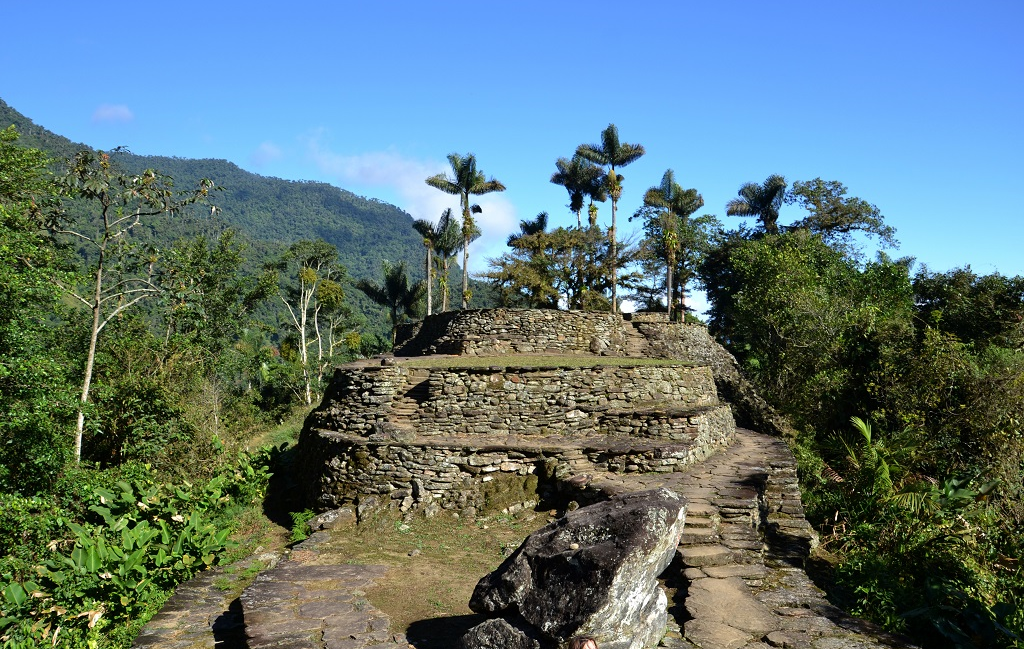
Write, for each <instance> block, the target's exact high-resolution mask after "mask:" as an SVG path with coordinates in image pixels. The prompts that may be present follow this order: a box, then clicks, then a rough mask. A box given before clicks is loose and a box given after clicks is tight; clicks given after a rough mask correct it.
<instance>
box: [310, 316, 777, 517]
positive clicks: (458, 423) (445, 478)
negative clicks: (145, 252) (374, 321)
mask: <svg viewBox="0 0 1024 649" xmlns="http://www.w3.org/2000/svg"><path fill="white" fill-rule="evenodd" d="M398 340H399V343H398V344H397V346H396V356H397V357H399V358H395V359H390V360H389V359H385V361H384V362H382V364H381V365H377V366H363V367H354V366H349V367H344V368H340V369H338V370H337V371H336V373H335V376H334V379H333V381H332V383H331V386H330V388H329V390H328V391H327V394H326V395H325V398H324V401H323V403H322V404H321V406H320V407H319V408H317V409H316V410H315V411H314V412H313V413H311V415H310V416H309V418H308V419H307V422H306V426H305V427H304V429H303V433H302V436H301V439H300V442H299V464H298V466H299V467H300V468H299V470H300V471H301V472H302V474H303V475H304V487H305V490H306V496H307V502H309V503H310V504H314V505H315V506H317V507H318V508H329V507H337V506H340V505H343V504H349V503H354V502H357V501H359V499H360V498H361V497H369V496H372V497H374V498H378V499H379V501H380V502H382V503H385V504H390V505H394V506H398V507H401V508H403V509H408V508H409V507H413V506H415V507H419V508H423V509H425V510H436V509H453V510H463V509H468V510H476V509H478V508H481V507H491V508H493V505H494V503H490V502H489V500H493V498H491V496H489V495H488V494H489V493H490V494H492V495H493V493H495V492H496V489H495V488H494V485H495V484H498V485H505V486H507V484H511V483H509V482H508V481H509V480H512V481H513V482H514V481H517V480H518V481H520V483H522V484H525V483H523V482H522V481H524V480H527V479H528V478H531V477H535V478H537V479H539V480H540V483H541V484H543V483H544V476H549V477H550V476H553V475H554V474H555V473H558V472H562V473H565V472H567V471H571V472H572V473H574V474H580V473H581V472H582V473H585V472H586V471H588V470H593V471H598V472H602V471H603V472H612V473H622V474H626V473H634V472H648V473H671V472H673V471H677V470H680V469H682V468H683V467H685V466H687V465H689V464H692V463H694V462H699V461H702V460H703V459H704V458H706V457H708V456H709V455H710V454H712V453H714V452H715V451H716V450H717V449H718V448H720V447H722V446H724V445H727V444H728V443H729V440H730V439H731V437H732V435H733V432H734V430H735V421H734V415H735V416H737V417H738V418H742V421H744V422H745V423H749V422H753V423H754V425H756V426H757V427H758V428H760V429H762V430H766V431H769V432H773V433H777V432H778V431H780V430H783V429H782V428H781V426H774V427H773V424H775V423H776V420H775V419H773V413H772V412H771V409H770V408H769V407H768V406H767V404H765V403H764V402H763V401H762V400H759V398H758V397H757V395H756V394H754V393H753V390H752V389H750V386H749V384H747V383H746V381H745V380H744V379H743V377H742V374H741V372H740V370H739V367H738V366H737V365H736V362H735V360H734V359H733V358H732V356H731V355H729V354H728V352H726V351H725V350H724V349H723V348H722V347H721V346H719V345H718V344H717V343H716V342H715V341H714V340H713V339H712V338H711V337H710V336H709V335H708V333H707V330H706V329H705V328H704V327H702V326H699V325H686V324H679V323H669V322H668V321H667V320H666V319H665V317H664V315H663V314H633V315H632V316H628V319H624V318H623V317H622V316H619V315H613V314H608V313H582V312H566V311H554V310H536V309H534V310H514V309H494V310H470V311H455V312H449V313H443V314H439V315H435V316H432V317H430V318H427V319H426V320H425V321H423V322H420V323H415V324H414V325H409V326H406V327H403V328H400V330H399V336H398ZM430 354H435V355H436V354H458V355H465V356H481V355H489V356H495V357H502V356H508V357H509V358H508V360H509V361H511V363H510V364H503V365H493V366H489V367H474V368H466V367H461V368H460V367H456V366H455V365H457V364H456V363H452V364H450V365H449V366H447V367H432V368H426V367H417V366H416V365H415V364H414V363H410V362H408V361H404V360H402V358H401V357H403V356H421V355H430ZM516 354H531V355H549V356H558V355H572V356H581V355H583V356H592V357H594V360H595V361H596V364H595V365H591V366H588V367H578V365H579V363H578V362H576V361H574V362H573V363H571V364H570V363H566V364H565V365H562V366H558V365H557V362H556V363H553V364H546V365H545V366H542V367H535V366H516V365H515V364H514V358H515V355H516ZM627 356H632V357H648V358H660V359H673V360H678V361H680V362H679V363H677V364H672V365H627V364H620V363H618V362H615V361H611V360H607V361H605V362H604V363H603V364H600V363H601V360H600V357H627ZM723 395H725V396H726V398H727V399H728V400H729V402H730V405H731V406H732V409H730V405H726V404H724V403H723V402H721V401H719V397H720V396H723ZM737 404H738V406H739V407H737ZM783 432H784V431H783ZM552 467H553V468H552ZM495 480H497V481H498V482H495ZM552 482H554V483H557V480H556V481H552ZM520 483H517V484H520ZM534 484H536V483H534ZM488 485H490V487H489V486H488ZM520 486H521V484H520ZM502 490H503V491H506V492H512V493H518V492H519V491H521V489H518V488H516V489H511V490H509V489H506V488H505V487H504V486H503V487H502V489H499V490H497V491H502ZM526 491H529V489H527V490H526ZM528 499H529V498H528V496H527V495H522V499H521V500H528Z"/></svg>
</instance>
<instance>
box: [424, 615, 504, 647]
mask: <svg viewBox="0 0 1024 649" xmlns="http://www.w3.org/2000/svg"><path fill="white" fill-rule="evenodd" d="M486 619H487V617H486V616H484V615H453V616H451V617H437V618H433V619H430V620H420V621H419V622H413V623H412V624H410V625H409V629H408V631H406V633H405V635H406V638H407V639H408V640H409V644H411V645H412V646H413V647H416V649H445V648H447V647H454V646H456V644H457V643H458V641H459V638H461V637H462V636H464V635H465V634H466V632H467V631H469V630H470V629H471V628H473V627H474V626H476V625H478V624H480V623H481V622H483V621H484V620H486Z"/></svg>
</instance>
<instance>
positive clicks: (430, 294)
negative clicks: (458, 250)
mask: <svg viewBox="0 0 1024 649" xmlns="http://www.w3.org/2000/svg"><path fill="white" fill-rule="evenodd" d="M431 261H432V260H431V258H430V248H427V315H428V316H430V315H433V314H434V282H433V281H432V279H431V277H430V276H431V272H430V271H431V270H432V264H431V263H430V262H431Z"/></svg>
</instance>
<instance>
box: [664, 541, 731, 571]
mask: <svg viewBox="0 0 1024 649" xmlns="http://www.w3.org/2000/svg"><path fill="white" fill-rule="evenodd" d="M676 552H678V554H679V559H680V560H681V561H682V562H683V565H684V566H687V567H689V568H702V567H704V566H727V565H730V564H733V563H735V562H736V557H735V555H734V553H733V551H732V550H730V549H729V548H727V547H725V546H724V545H691V546H688V547H685V548H679V549H678V550H677V551H676Z"/></svg>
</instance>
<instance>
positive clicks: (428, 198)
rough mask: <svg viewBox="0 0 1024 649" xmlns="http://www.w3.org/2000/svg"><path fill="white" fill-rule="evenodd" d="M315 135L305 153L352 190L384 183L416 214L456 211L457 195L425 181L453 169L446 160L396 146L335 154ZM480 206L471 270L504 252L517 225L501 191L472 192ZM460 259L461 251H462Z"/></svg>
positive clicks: (400, 203)
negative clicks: (416, 154) (414, 156)
mask: <svg viewBox="0 0 1024 649" xmlns="http://www.w3.org/2000/svg"><path fill="white" fill-rule="evenodd" d="M317 135H318V134H314V135H313V136H312V137H311V138H310V139H309V141H308V147H309V155H310V157H311V158H312V160H313V161H314V163H315V164H316V165H317V166H318V167H319V168H320V170H321V171H322V172H323V173H325V174H328V175H329V176H332V177H334V178H335V179H336V180H337V182H338V184H339V185H341V186H342V187H345V188H346V189H350V190H351V189H352V187H351V185H352V183H356V184H358V185H360V186H362V187H365V188H366V191H372V190H373V188H375V187H378V188H381V187H382V188H386V189H388V190H390V191H391V192H393V193H394V195H395V196H396V197H397V199H396V201H397V203H398V206H399V207H400V208H402V209H404V210H405V211H406V212H408V213H409V214H411V215H412V217H413V218H415V219H428V220H430V221H434V222H436V221H437V219H438V217H440V216H441V212H443V211H444V210H445V208H448V207H450V208H452V210H453V211H454V212H455V213H456V214H458V213H459V209H460V208H459V198H458V196H451V195H449V194H445V193H444V192H441V191H438V190H437V189H434V188H433V187H431V186H429V185H427V183H426V182H424V181H425V180H426V179H427V178H428V177H429V176H433V175H435V174H438V173H448V172H450V171H451V169H450V167H449V166H448V164H447V162H444V161H437V160H416V159H412V158H406V157H404V156H402V155H401V154H399V153H397V152H395V151H373V152H369V153H363V154H359V155H354V156H346V155H339V154H337V153H333V152H331V151H329V150H327V149H325V148H323V147H322V146H321V144H320V142H319V140H318V137H317ZM473 198H474V201H473V202H475V203H478V204H479V205H480V207H481V208H482V209H483V213H482V214H479V215H477V217H476V218H477V223H478V224H479V225H480V229H481V230H482V231H483V235H482V236H481V237H480V238H479V239H477V240H476V241H475V242H474V243H473V244H472V245H470V247H469V269H470V272H473V273H476V272H481V271H483V270H486V269H487V262H486V260H487V258H490V257H497V256H498V255H500V254H501V253H502V252H504V251H505V249H506V246H505V241H506V240H507V239H508V235H509V234H511V233H512V232H514V231H516V230H518V229H519V218H518V217H517V216H516V210H515V207H513V205H512V203H511V202H509V200H508V199H507V198H505V197H504V196H502V195H501V194H495V193H492V194H485V195H483V196H476V197H473ZM460 258H461V256H460Z"/></svg>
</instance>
